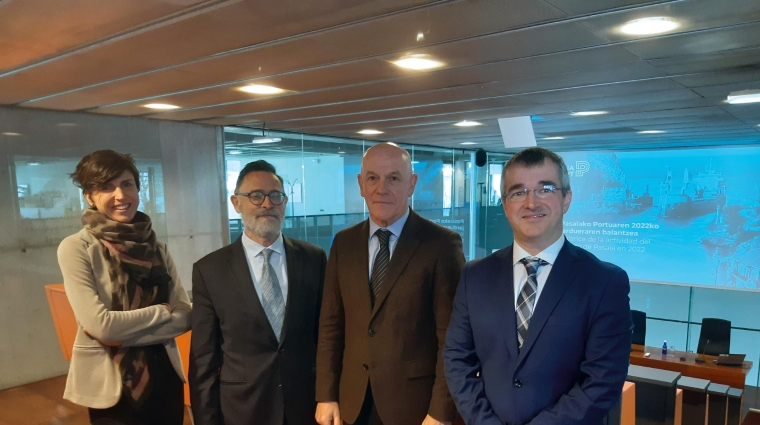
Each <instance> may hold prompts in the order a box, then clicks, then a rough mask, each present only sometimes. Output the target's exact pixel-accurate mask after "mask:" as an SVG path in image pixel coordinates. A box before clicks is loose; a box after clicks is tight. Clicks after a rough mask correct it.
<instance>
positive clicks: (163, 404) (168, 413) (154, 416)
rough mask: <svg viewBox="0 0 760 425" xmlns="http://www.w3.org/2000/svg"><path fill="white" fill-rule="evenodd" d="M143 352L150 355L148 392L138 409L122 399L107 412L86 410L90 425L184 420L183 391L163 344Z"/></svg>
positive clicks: (172, 424) (174, 424)
mask: <svg viewBox="0 0 760 425" xmlns="http://www.w3.org/2000/svg"><path fill="white" fill-rule="evenodd" d="M148 348H149V350H148V352H147V353H146V354H147V355H148V356H151V357H150V359H151V362H150V363H149V365H150V366H149V367H150V369H149V370H150V379H151V385H152V388H151V391H150V395H149V396H148V399H147V400H145V402H144V403H143V405H142V406H140V408H139V409H135V408H134V407H133V405H132V403H130V402H129V401H128V400H126V399H125V397H122V398H121V399H120V400H119V402H118V403H116V405H115V406H112V407H109V408H107V409H89V414H90V423H91V424H93V425H182V422H183V421H184V419H185V392H184V388H183V386H182V380H181V379H180V378H179V376H177V372H175V371H174V367H173V366H172V363H171V361H170V360H169V355H168V354H167V353H166V349H165V348H164V347H163V345H160V344H158V345H152V346H150V347H148Z"/></svg>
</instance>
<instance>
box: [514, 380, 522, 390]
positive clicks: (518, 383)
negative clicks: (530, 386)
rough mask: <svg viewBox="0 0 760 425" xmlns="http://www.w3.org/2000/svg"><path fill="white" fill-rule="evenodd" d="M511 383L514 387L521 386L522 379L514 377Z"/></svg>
mask: <svg viewBox="0 0 760 425" xmlns="http://www.w3.org/2000/svg"><path fill="white" fill-rule="evenodd" d="M512 385H514V386H515V388H521V387H522V381H521V380H519V379H515V380H514V382H512Z"/></svg>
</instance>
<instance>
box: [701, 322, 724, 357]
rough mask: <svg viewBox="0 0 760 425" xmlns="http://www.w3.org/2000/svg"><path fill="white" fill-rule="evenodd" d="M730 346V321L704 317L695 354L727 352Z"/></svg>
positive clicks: (710, 354)
mask: <svg viewBox="0 0 760 425" xmlns="http://www.w3.org/2000/svg"><path fill="white" fill-rule="evenodd" d="M730 348H731V321H730V320H723V319H715V318H710V317H705V318H704V319H702V329H701V330H700V331H699V343H698V344H697V354H707V355H708V356H717V355H720V354H728V353H729V352H730Z"/></svg>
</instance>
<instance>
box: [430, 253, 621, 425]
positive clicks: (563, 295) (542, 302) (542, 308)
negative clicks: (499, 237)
mask: <svg viewBox="0 0 760 425" xmlns="http://www.w3.org/2000/svg"><path fill="white" fill-rule="evenodd" d="M512 274H513V270H512V246H509V247H507V248H505V249H502V250H500V251H497V252H495V253H493V254H491V255H489V256H488V257H485V258H482V259H479V260H475V261H471V262H469V263H467V264H466V265H465V266H464V268H463V269H462V275H461V279H460V281H459V287H458V288H457V294H456V297H455V299H454V310H453V314H452V316H451V322H450V324H449V328H448V331H447V334H446V348H445V350H444V352H443V358H444V364H445V374H446V380H447V382H448V384H449V389H450V390H451V394H452V395H453V397H454V400H455V402H456V405H457V408H458V410H459V413H460V414H461V415H462V417H463V418H464V420H465V422H466V423H467V424H468V425H476V424H477V425H491V424H494V425H496V424H508V425H522V424H531V425H538V424H546V425H565V424H567V425H570V424H584V425H585V424H594V425H595V424H600V423H601V422H602V419H603V418H604V416H605V415H606V414H607V411H608V410H609V409H610V408H611V407H612V406H613V405H614V404H615V402H616V401H617V400H618V399H619V397H620V393H621V391H622V387H623V382H624V381H625V378H626V375H627V370H628V356H629V353H630V345H631V313H630V306H629V300H628V291H629V282H628V275H627V274H626V272H625V271H623V270H622V269H621V268H619V267H617V266H615V265H613V264H610V263H605V262H602V261H600V260H599V259H598V258H596V257H595V256H594V255H592V254H591V253H589V252H588V251H586V250H583V249H581V248H578V247H576V246H574V245H573V244H571V243H570V242H568V241H565V244H564V246H563V247H562V249H561V250H560V253H559V255H558V256H557V260H556V261H555V263H554V265H553V266H552V270H551V273H550V274H549V277H548V279H547V281H546V284H545V287H544V288H543V290H542V292H541V296H540V298H539V299H538V303H537V304H536V308H535V310H534V314H533V317H532V318H531V321H530V326H529V330H528V337H527V339H526V340H525V343H524V345H523V347H522V349H519V350H518V347H517V321H516V317H515V307H514V306H515V294H514V284H513V276H512Z"/></svg>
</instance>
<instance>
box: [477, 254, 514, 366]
mask: <svg viewBox="0 0 760 425" xmlns="http://www.w3.org/2000/svg"><path fill="white" fill-rule="evenodd" d="M512 249H513V247H512V246H510V247H508V248H506V249H503V250H501V251H499V253H498V254H496V255H497V258H498V267H494V273H495V275H494V276H492V277H491V278H489V280H491V281H492V282H493V285H492V286H493V293H490V294H483V296H484V297H488V298H491V297H493V299H495V300H497V302H496V303H492V302H490V301H489V302H486V303H485V305H493V306H496V307H497V309H496V310H495V311H493V312H492V314H493V316H494V318H496V323H501V324H503V326H500V327H501V328H502V329H503V332H504V338H505V342H506V344H507V351H509V356H510V358H512V359H515V358H517V318H516V317H515V293H514V292H515V291H514V287H515V284H514V270H513V266H512Z"/></svg>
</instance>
